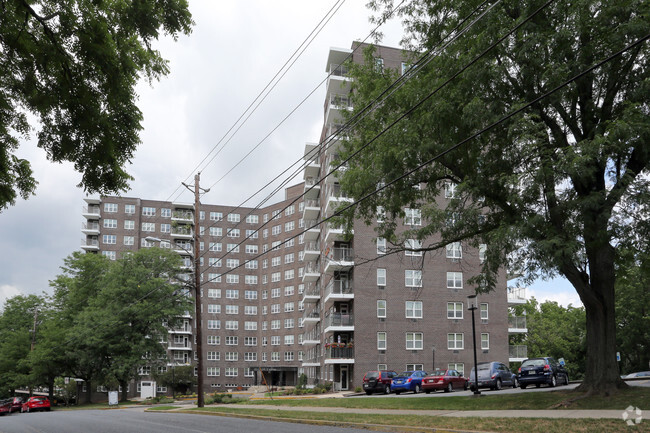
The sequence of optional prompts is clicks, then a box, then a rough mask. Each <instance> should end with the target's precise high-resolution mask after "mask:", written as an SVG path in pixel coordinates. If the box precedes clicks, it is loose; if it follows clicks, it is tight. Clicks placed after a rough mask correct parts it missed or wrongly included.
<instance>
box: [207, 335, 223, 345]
mask: <svg viewBox="0 0 650 433" xmlns="http://www.w3.org/2000/svg"><path fill="white" fill-rule="evenodd" d="M219 344H221V337H219V336H218V335H208V345H210V346H217V345H219Z"/></svg>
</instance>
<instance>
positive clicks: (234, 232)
mask: <svg viewBox="0 0 650 433" xmlns="http://www.w3.org/2000/svg"><path fill="white" fill-rule="evenodd" d="M228 237H229V238H238V237H239V229H228Z"/></svg>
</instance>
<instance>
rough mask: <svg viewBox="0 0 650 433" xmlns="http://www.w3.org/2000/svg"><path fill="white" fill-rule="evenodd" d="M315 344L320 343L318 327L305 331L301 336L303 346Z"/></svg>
mask: <svg viewBox="0 0 650 433" xmlns="http://www.w3.org/2000/svg"><path fill="white" fill-rule="evenodd" d="M316 344H320V329H318V328H315V329H313V330H311V331H309V332H306V333H305V334H304V335H303V338H302V345H303V346H313V345H316Z"/></svg>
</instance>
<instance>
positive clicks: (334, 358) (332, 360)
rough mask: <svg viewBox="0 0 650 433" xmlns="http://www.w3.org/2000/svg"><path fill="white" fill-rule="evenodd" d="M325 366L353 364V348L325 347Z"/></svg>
mask: <svg viewBox="0 0 650 433" xmlns="http://www.w3.org/2000/svg"><path fill="white" fill-rule="evenodd" d="M333 344H336V343H333ZM325 364H354V347H327V348H326V349H325Z"/></svg>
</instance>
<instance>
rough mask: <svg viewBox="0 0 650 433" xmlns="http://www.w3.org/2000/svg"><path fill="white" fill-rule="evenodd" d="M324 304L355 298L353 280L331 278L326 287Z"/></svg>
mask: <svg viewBox="0 0 650 433" xmlns="http://www.w3.org/2000/svg"><path fill="white" fill-rule="evenodd" d="M324 296H325V300H324V301H323V304H328V303H329V302H335V301H349V300H351V299H354V290H353V289H352V280H331V281H330V282H329V284H327V286H326V287H325V293H324Z"/></svg>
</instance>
